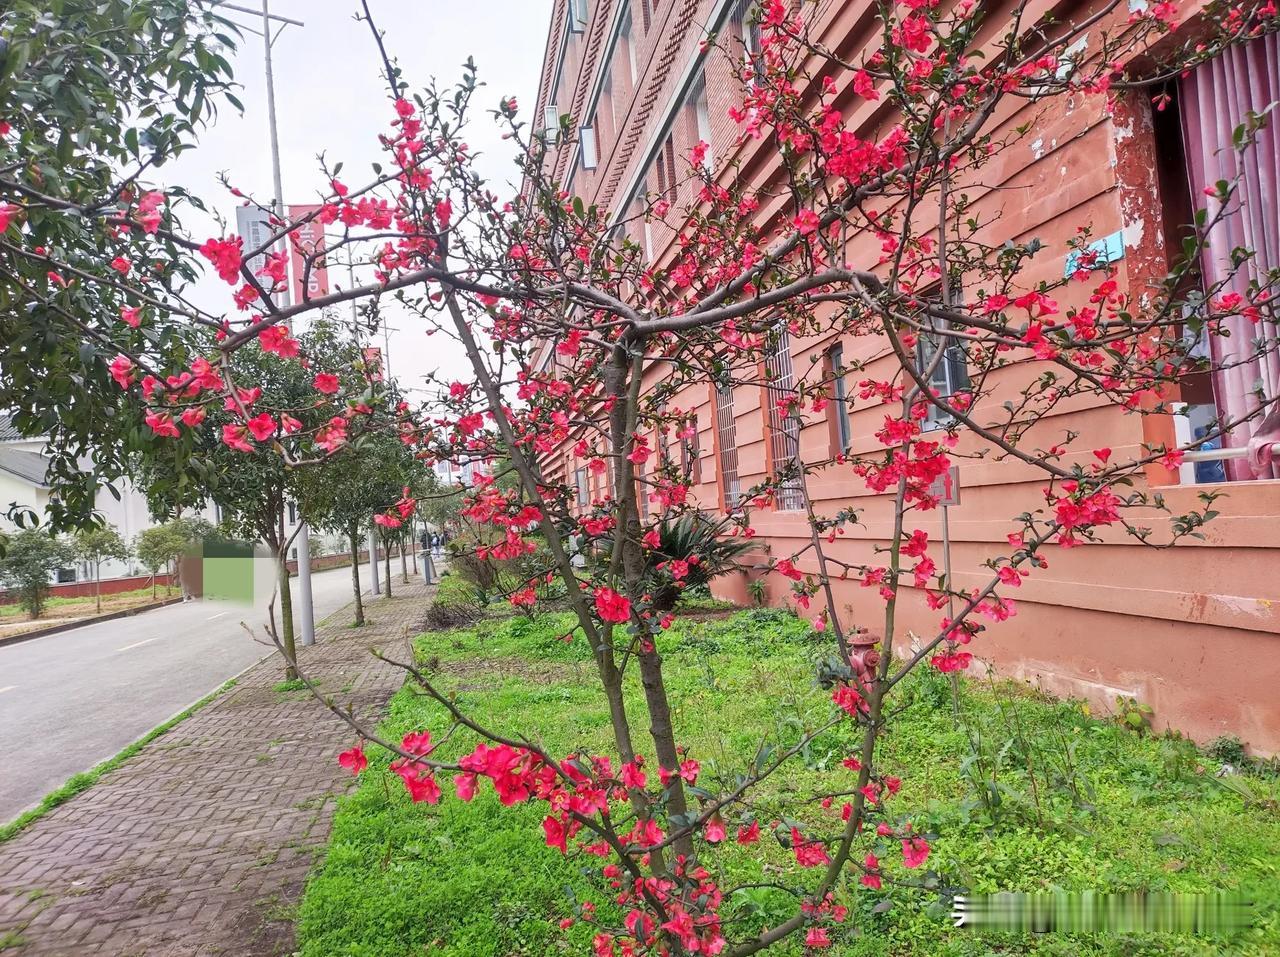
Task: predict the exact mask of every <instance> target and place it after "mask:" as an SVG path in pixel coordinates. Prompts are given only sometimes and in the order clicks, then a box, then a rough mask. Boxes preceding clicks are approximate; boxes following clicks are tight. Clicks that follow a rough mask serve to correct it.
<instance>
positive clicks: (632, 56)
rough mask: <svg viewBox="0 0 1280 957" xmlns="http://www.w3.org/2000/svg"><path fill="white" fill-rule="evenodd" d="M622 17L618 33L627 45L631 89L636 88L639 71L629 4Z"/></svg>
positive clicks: (633, 23) (633, 25) (633, 24)
mask: <svg viewBox="0 0 1280 957" xmlns="http://www.w3.org/2000/svg"><path fill="white" fill-rule="evenodd" d="M622 17H623V19H622V29H621V30H620V31H619V34H618V35H619V37H620V38H621V39H622V40H623V42H624V43H626V45H627V66H628V68H629V69H630V72H631V89H632V90H634V89H635V88H636V77H637V75H638V74H639V72H640V71H639V70H638V69H637V67H636V43H635V22H634V21H633V20H632V17H631V7H630V6H628V7H627V9H626V11H625V12H624V13H623V14H622Z"/></svg>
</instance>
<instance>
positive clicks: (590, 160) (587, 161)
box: [578, 126, 600, 169]
mask: <svg viewBox="0 0 1280 957" xmlns="http://www.w3.org/2000/svg"><path fill="white" fill-rule="evenodd" d="M578 143H579V146H580V147H581V149H582V168H583V169H595V168H596V166H597V165H598V164H599V162H600V156H599V151H598V149H597V147H596V128H595V127H594V126H584V127H582V128H581V129H580V130H578Z"/></svg>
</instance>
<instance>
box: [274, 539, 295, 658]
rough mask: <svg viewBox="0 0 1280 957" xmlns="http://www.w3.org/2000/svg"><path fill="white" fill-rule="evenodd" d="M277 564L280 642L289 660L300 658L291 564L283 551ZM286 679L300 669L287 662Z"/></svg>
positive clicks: (279, 553) (278, 557)
mask: <svg viewBox="0 0 1280 957" xmlns="http://www.w3.org/2000/svg"><path fill="white" fill-rule="evenodd" d="M276 564H277V566H278V567H279V573H280V644H281V645H283V646H284V653H285V656H286V658H287V659H288V660H289V661H291V662H292V661H297V660H298V649H297V647H296V646H295V645H294V643H293V595H292V594H290V592H289V564H288V562H287V561H286V556H285V553H284V552H283V551H281V552H278V553H277V554H276ZM284 677H285V680H286V681H293V680H295V679H296V678H297V677H298V669H297V668H295V667H294V666H293V665H291V664H286V665H285V669H284Z"/></svg>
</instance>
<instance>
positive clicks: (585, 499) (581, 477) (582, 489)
mask: <svg viewBox="0 0 1280 957" xmlns="http://www.w3.org/2000/svg"><path fill="white" fill-rule="evenodd" d="M573 479H574V483H575V484H576V485H577V487H578V508H586V507H587V506H588V505H590V504H591V486H590V485H589V484H588V480H587V470H586V469H585V468H581V469H578V470H577V471H575V472H574V473H573Z"/></svg>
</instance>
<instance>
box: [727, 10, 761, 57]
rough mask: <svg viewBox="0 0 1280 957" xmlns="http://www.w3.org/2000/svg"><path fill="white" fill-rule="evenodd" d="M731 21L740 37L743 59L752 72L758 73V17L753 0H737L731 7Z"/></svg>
mask: <svg viewBox="0 0 1280 957" xmlns="http://www.w3.org/2000/svg"><path fill="white" fill-rule="evenodd" d="M733 22H734V24H735V25H736V26H737V28H738V35H739V36H740V37H741V38H742V54H743V59H744V60H745V61H746V62H747V63H749V64H750V65H751V68H752V70H753V72H755V73H757V74H758V73H760V67H761V62H760V51H761V49H762V46H761V43H760V17H759V16H758V15H757V12H756V10H755V0H738V3H737V5H736V6H735V7H734V9H733Z"/></svg>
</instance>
